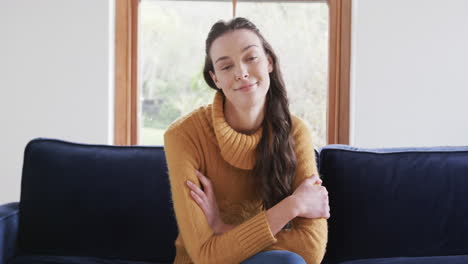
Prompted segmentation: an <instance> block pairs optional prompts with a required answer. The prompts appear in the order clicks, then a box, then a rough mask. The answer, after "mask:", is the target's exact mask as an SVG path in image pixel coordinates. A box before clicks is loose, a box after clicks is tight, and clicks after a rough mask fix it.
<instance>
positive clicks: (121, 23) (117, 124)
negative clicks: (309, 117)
mask: <svg viewBox="0 0 468 264" xmlns="http://www.w3.org/2000/svg"><path fill="white" fill-rule="evenodd" d="M234 1H235V0H234ZM351 1H352V0H328V1H327V3H328V5H329V10H330V13H329V58H328V61H329V62H328V68H329V69H328V71H329V73H328V106H327V107H328V109H327V144H349V120H350V116H349V112H350V111H349V107H350V91H349V88H350V64H351ZM139 2H140V1H139V0H116V6H115V104H114V111H115V117H114V118H115V120H114V144H115V145H136V144H138V127H137V126H138V116H137V113H138V111H137V110H138V108H137V107H138V106H137V104H138V94H137V92H138V87H137V84H138V82H137V76H138V69H137V62H138V56H137V55H138V42H137V40H138V36H137V33H138V4H139ZM233 5H235V2H233ZM233 12H235V11H233Z"/></svg>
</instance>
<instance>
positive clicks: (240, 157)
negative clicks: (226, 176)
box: [212, 91, 262, 170]
mask: <svg viewBox="0 0 468 264" xmlns="http://www.w3.org/2000/svg"><path fill="white" fill-rule="evenodd" d="M212 118H213V128H214V132H215V135H216V140H217V141H218V145H219V148H220V149H221V156H222V157H223V158H224V160H225V161H226V162H228V163H229V164H231V165H232V166H234V167H237V168H239V169H243V170H251V169H253V167H254V166H255V154H256V153H255V150H256V148H257V145H258V142H260V139H261V137H262V127H260V128H259V129H257V131H255V133H253V134H251V135H247V134H243V133H240V132H237V131H236V130H234V129H233V128H232V127H231V126H230V125H229V124H228V123H227V121H226V118H225V116H224V95H223V93H222V92H220V91H217V92H216V94H215V97H214V100H213V111H212Z"/></svg>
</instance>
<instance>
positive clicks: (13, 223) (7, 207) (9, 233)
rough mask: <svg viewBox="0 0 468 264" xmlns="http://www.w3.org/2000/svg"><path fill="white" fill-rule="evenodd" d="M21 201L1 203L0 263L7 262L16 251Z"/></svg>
mask: <svg viewBox="0 0 468 264" xmlns="http://www.w3.org/2000/svg"><path fill="white" fill-rule="evenodd" d="M18 219H19V203H17V202H15V203H8V204H3V205H0V264H5V263H7V261H8V260H10V258H12V257H13V256H14V255H15V253H16V239H17V234H18Z"/></svg>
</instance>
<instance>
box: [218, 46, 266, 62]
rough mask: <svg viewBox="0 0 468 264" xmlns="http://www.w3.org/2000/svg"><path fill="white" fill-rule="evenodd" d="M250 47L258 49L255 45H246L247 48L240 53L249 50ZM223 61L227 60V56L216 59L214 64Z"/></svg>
mask: <svg viewBox="0 0 468 264" xmlns="http://www.w3.org/2000/svg"><path fill="white" fill-rule="evenodd" d="M251 47H257V48H258V46H257V45H255V44H252V45H248V46H247V47H245V48H243V49H242V50H241V52H244V51H246V50H248V49H250V48H251ZM225 59H229V57H228V56H223V57H220V58H218V59H217V60H216V62H215V64H216V63H218V62H219V61H222V60H225Z"/></svg>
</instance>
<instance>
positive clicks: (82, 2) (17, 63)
mask: <svg viewBox="0 0 468 264" xmlns="http://www.w3.org/2000/svg"><path fill="white" fill-rule="evenodd" d="M113 6H114V4H113V0H112V1H111V0H41V1H37V0H15V1H0V125H1V129H0V138H1V140H2V143H1V150H0V160H1V162H0V204H3V203H6V202H11V201H18V200H19V194H20V181H21V169H22V164H23V160H22V159H23V151H24V147H25V146H26V144H27V142H28V141H29V140H31V139H33V138H36V137H51V138H60V139H65V140H70V141H77V142H85V143H103V144H106V143H111V142H112V133H111V132H112V129H111V128H112V120H113V113H112V111H110V110H112V107H113V105H112V102H113V93H112V89H110V88H111V87H112V86H113V84H112V80H113V66H112V65H113V62H112V56H110V55H112V52H113V24H112V23H113V18H114V13H113V12H114V10H113ZM110 22H112V23H110Z"/></svg>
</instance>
